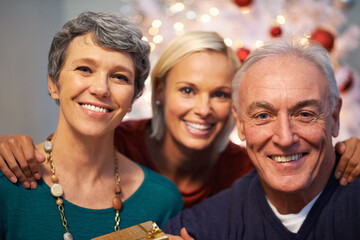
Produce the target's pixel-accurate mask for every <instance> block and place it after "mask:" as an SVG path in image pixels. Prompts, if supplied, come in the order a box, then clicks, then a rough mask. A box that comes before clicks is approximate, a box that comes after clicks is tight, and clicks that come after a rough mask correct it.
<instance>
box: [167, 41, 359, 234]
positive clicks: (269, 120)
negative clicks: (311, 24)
mask: <svg viewBox="0 0 360 240" xmlns="http://www.w3.org/2000/svg"><path fill="white" fill-rule="evenodd" d="M233 99H234V107H233V112H234V115H235V117H236V119H237V127H238V133H239V137H240V138H241V139H242V140H246V145H247V151H248V154H249V156H250V158H251V160H252V162H253V164H254V166H255V168H256V170H254V171H253V172H251V173H250V174H248V175H247V176H245V177H243V178H242V179H240V180H239V181H237V182H236V183H235V184H234V185H233V187H232V188H231V189H229V190H225V191H223V192H221V193H220V194H218V195H217V196H215V197H213V198H210V199H208V200H207V201H204V202H203V203H200V204H199V205H197V206H195V207H194V208H192V209H188V210H184V211H183V212H182V213H181V214H180V215H179V216H177V217H176V218H174V219H172V220H170V221H169V222H168V223H167V225H166V226H165V227H164V229H163V230H164V231H165V232H168V233H172V234H179V231H180V229H181V228H182V227H186V229H187V230H188V232H189V233H190V235H192V236H193V237H194V238H195V239H197V240H201V239H207V240H209V239H226V240H235V239H271V240H272V239H277V240H278V239H287V240H288V239H327V240H329V239H355V238H356V239H359V236H360V227H359V226H358V225H359V223H360V180H359V179H356V180H355V181H354V182H353V183H351V184H350V185H347V186H346V187H341V186H340V185H339V183H338V181H336V179H335V178H334V167H335V165H336V162H337V161H338V157H337V156H336V154H335V150H334V147H333V144H332V137H336V136H337V135H338V132H339V112H340V109H341V98H340V96H339V90H338V88H337V84H336V81H335V77H334V71H333V68H332V64H331V60H330V58H329V57H328V55H327V53H326V51H325V50H324V49H323V48H322V47H320V46H318V45H315V44H309V43H304V41H303V40H302V39H297V38H289V39H286V40H285V41H280V42H276V43H271V44H269V45H265V46H264V47H262V48H260V49H257V50H255V51H254V52H253V53H252V54H250V55H249V57H248V59H247V60H246V62H244V64H243V65H242V67H241V69H240V70H239V72H238V73H237V74H236V76H235V80H234V83H233Z"/></svg>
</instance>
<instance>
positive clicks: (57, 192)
mask: <svg viewBox="0 0 360 240" xmlns="http://www.w3.org/2000/svg"><path fill="white" fill-rule="evenodd" d="M63 193H64V190H63V188H62V186H61V185H60V184H58V183H55V184H53V185H52V186H51V194H52V195H53V196H54V197H61V196H62V195H63Z"/></svg>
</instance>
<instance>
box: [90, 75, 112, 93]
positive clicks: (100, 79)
mask: <svg viewBox="0 0 360 240" xmlns="http://www.w3.org/2000/svg"><path fill="white" fill-rule="evenodd" d="M89 92H90V93H91V94H92V95H96V96H97V97H98V98H104V97H109V96H110V88H109V81H108V78H107V77H106V76H102V75H100V74H98V75H95V76H94V77H93V79H92V82H91V86H90V87H89Z"/></svg>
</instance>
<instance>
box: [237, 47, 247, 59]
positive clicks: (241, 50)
mask: <svg viewBox="0 0 360 240" xmlns="http://www.w3.org/2000/svg"><path fill="white" fill-rule="evenodd" d="M249 53H250V50H249V49H247V48H239V49H238V50H237V52H236V54H237V56H238V58H239V60H240V62H244V61H245V59H246V58H247V56H248V55H249Z"/></svg>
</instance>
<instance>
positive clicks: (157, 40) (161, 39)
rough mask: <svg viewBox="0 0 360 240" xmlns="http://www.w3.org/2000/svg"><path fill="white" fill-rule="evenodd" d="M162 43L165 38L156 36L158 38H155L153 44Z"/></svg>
mask: <svg viewBox="0 0 360 240" xmlns="http://www.w3.org/2000/svg"><path fill="white" fill-rule="evenodd" d="M162 41H163V36H161V35H156V36H154V37H153V42H154V43H155V44H159V43H161V42H162Z"/></svg>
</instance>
